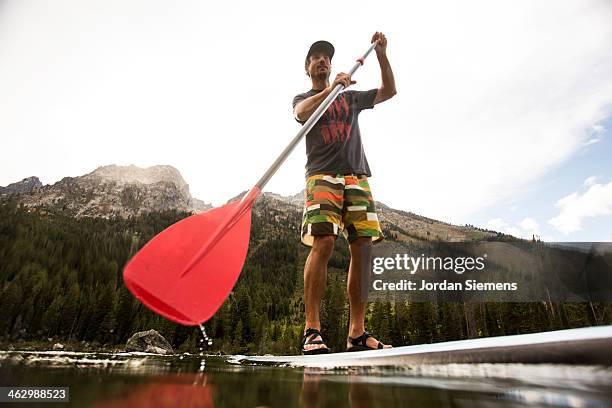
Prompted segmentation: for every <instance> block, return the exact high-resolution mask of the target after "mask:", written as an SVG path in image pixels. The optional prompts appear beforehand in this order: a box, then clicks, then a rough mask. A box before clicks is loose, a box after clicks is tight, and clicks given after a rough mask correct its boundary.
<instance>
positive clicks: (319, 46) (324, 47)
mask: <svg viewBox="0 0 612 408" xmlns="http://www.w3.org/2000/svg"><path fill="white" fill-rule="evenodd" d="M315 52H324V53H325V54H327V55H328V56H329V60H330V61H331V59H332V58H333V56H334V46H333V45H331V43H330V42H327V41H316V42H314V43H312V45H311V46H310V49H309V50H308V54H306V61H307V62H308V60H309V59H310V56H311V55H312V54H314V53H315Z"/></svg>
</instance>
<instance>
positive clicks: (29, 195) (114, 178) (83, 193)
mask: <svg viewBox="0 0 612 408" xmlns="http://www.w3.org/2000/svg"><path fill="white" fill-rule="evenodd" d="M0 192H4V194H12V195H13V196H15V197H17V200H18V201H19V202H20V203H22V204H24V205H26V206H27V207H30V208H38V209H39V210H42V211H58V210H59V211H62V212H64V213H67V214H69V215H72V216H75V217H103V218H112V217H120V218H128V217H131V216H138V215H141V214H145V213H151V212H160V211H165V210H177V211H187V212H192V213H196V212H200V211H205V210H207V209H209V208H211V207H212V206H211V205H210V204H207V203H205V202H204V201H202V200H199V199H197V198H193V197H192V196H191V194H190V192H189V185H188V184H187V183H186V182H185V180H184V179H183V177H182V176H181V174H180V172H179V171H178V170H177V169H176V168H174V167H172V166H167V165H158V166H152V167H148V168H140V167H137V166H134V165H130V166H117V165H108V166H102V167H98V168H97V169H95V170H94V171H92V172H91V173H88V174H85V175H83V176H79V177H65V178H63V179H62V180H60V181H58V182H57V183H55V184H52V185H46V186H43V185H42V183H41V182H40V180H38V178H36V177H29V178H27V179H24V180H22V181H20V182H18V183H14V184H11V185H9V186H7V187H1V190H0ZM245 193H246V191H244V192H242V193H240V194H239V195H237V196H236V197H234V198H232V199H231V200H229V201H232V200H235V199H239V198H241V197H242V196H243V195H244V194H245ZM303 200H304V190H302V191H300V192H299V193H297V194H295V195H291V196H282V195H280V194H276V193H271V192H264V193H262V195H261V196H260V197H259V198H258V199H257V202H258V203H262V204H264V205H263V206H262V205H257V206H254V209H253V210H254V211H260V209H261V208H265V211H266V214H263V215H265V216H269V217H271V219H272V220H289V219H297V220H300V219H301V214H302V210H303V205H304V201H303ZM376 205H377V209H378V217H379V219H380V221H381V225H382V228H383V230H384V232H385V235H389V234H391V235H393V238H394V239H395V240H397V241H401V242H419V241H447V242H450V241H453V242H457V241H475V240H486V239H490V238H493V237H496V236H498V235H500V234H499V233H497V232H495V231H489V230H483V229H479V228H475V227H472V226H457V225H452V224H448V223H445V222H442V221H437V220H434V219H431V218H427V217H424V216H421V215H417V214H414V213H411V212H407V211H402V210H397V209H394V208H391V207H389V206H387V205H385V204H383V203H381V202H376ZM260 215H262V214H260ZM297 224H299V221H298V222H297ZM298 227H299V225H296V228H298Z"/></svg>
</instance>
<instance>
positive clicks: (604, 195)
mask: <svg viewBox="0 0 612 408" xmlns="http://www.w3.org/2000/svg"><path fill="white" fill-rule="evenodd" d="M555 207H557V208H559V214H557V216H555V217H554V218H551V219H550V220H549V221H548V223H549V224H550V225H552V226H553V227H555V228H556V229H557V230H558V231H560V232H562V233H564V234H570V233H572V232H575V231H580V230H581V229H582V222H583V221H584V220H585V219H586V218H592V217H599V216H604V215H609V214H611V213H612V182H610V183H608V184H605V185H602V184H592V185H590V187H589V189H588V190H587V191H586V192H585V193H584V194H582V195H581V194H580V193H579V192H574V193H572V194H569V195H568V196H566V197H563V198H562V199H560V200H559V201H557V203H556V204H555Z"/></svg>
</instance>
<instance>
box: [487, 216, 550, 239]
mask: <svg viewBox="0 0 612 408" xmlns="http://www.w3.org/2000/svg"><path fill="white" fill-rule="evenodd" d="M486 228H487V229H490V230H493V231H499V232H503V233H504V234H510V235H512V236H515V237H518V238H525V239H531V238H532V236H533V235H540V232H539V228H540V224H539V223H538V222H537V221H536V220H535V219H534V218H532V217H525V218H523V220H522V221H520V222H517V223H514V224H513V223H511V222H507V221H505V220H504V219H503V218H499V217H498V218H492V219H490V220H489V221H488V222H487V225H486Z"/></svg>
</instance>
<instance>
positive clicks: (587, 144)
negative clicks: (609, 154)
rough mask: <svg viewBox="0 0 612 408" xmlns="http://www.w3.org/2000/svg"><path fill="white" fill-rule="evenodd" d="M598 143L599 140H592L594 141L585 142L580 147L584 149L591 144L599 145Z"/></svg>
mask: <svg viewBox="0 0 612 408" xmlns="http://www.w3.org/2000/svg"><path fill="white" fill-rule="evenodd" d="M599 142H601V139H597V138H594V139H589V140H587V141H586V142H584V143H583V144H582V145H583V146H585V147H586V146H590V145H592V144H595V143H599Z"/></svg>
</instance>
